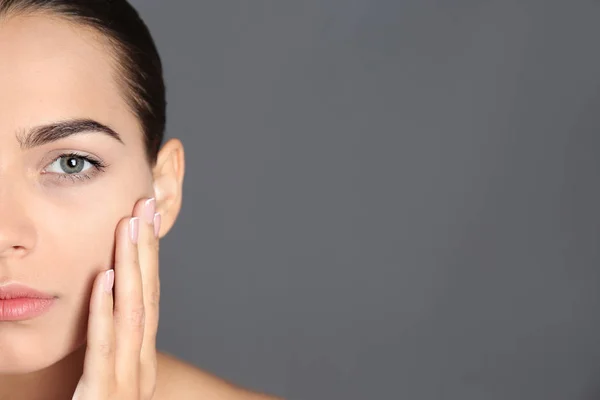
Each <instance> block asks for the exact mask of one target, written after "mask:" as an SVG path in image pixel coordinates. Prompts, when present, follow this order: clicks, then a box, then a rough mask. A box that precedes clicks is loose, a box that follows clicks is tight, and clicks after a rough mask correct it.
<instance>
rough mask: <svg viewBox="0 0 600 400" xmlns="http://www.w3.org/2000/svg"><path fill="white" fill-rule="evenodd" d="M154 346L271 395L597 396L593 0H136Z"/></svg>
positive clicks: (599, 101)
mask: <svg viewBox="0 0 600 400" xmlns="http://www.w3.org/2000/svg"><path fill="white" fill-rule="evenodd" d="M133 3H134V5H135V6H137V7H138V9H139V11H140V12H141V14H142V16H143V17H144V18H145V20H146V21H147V23H148V25H149V26H150V28H151V31H152V32H153V34H154V36H155V39H156V42H157V45H158V48H159V50H160V52H161V54H162V58H163V60H164V64H165V72H166V81H167V85H168V101H169V107H168V112H169V122H168V132H167V136H168V137H178V138H180V139H181V140H182V142H183V143H184V145H185V149H186V159H187V174H186V178H185V183H184V191H185V193H184V202H183V209H182V211H181V214H180V217H179V220H178V222H177V223H176V225H175V227H174V229H173V230H172V231H171V232H170V233H169V234H168V236H167V237H166V238H165V239H164V240H163V241H162V243H161V246H162V247H161V278H162V288H163V300H162V308H161V327H160V333H159V347H160V348H161V349H163V350H165V351H169V352H171V353H173V354H175V355H177V356H179V357H181V358H183V359H185V360H188V361H190V362H192V363H194V364H196V365H198V366H200V367H202V368H204V369H206V370H208V371H211V372H212V373H215V374H217V375H219V376H221V377H224V378H226V379H228V380H231V381H233V382H236V383H238V384H241V385H244V386H247V387H251V388H254V389H257V390H262V391H266V392H269V393H273V394H277V395H280V396H285V397H286V398H288V399H312V400H325V399H327V400H331V399H340V400H342V399H343V400H354V399H356V400H359V399H361V400H362V399H411V400H425V399H427V400H429V399H435V400H437V399H452V400H471V399H472V400H506V399H511V400H519V399H523V400H542V399H543V400H559V399H560V400H564V399H568V400H592V399H599V398H600V319H599V317H600V313H599V311H600V292H599V290H598V289H599V286H600V263H599V261H600V247H599V242H600V224H599V222H600V221H599V218H598V215H599V213H598V210H599V209H600V187H599V179H598V172H599V171H600V157H599V156H600V131H599V128H600V51H599V49H600V45H599V43H600V42H599V38H600V22H599V21H600V2H599V1H593V0H587V1H583V0H582V1H579V0H571V1H557V0H554V1H551V0H545V1H516V0H515V1H472V0H471V1H469V0H454V1H444V0H439V1H433V0H414V1H402V0H387V1H385V0H301V1H300V0H295V1H284V0H270V1H269V0H252V1H248V0H202V1H191V0H168V1H167V0H152V1H151V0H137V1H133Z"/></svg>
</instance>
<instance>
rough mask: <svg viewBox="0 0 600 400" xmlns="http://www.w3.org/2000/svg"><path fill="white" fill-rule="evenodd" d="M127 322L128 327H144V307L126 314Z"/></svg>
mask: <svg viewBox="0 0 600 400" xmlns="http://www.w3.org/2000/svg"><path fill="white" fill-rule="evenodd" d="M127 314H128V316H127V322H128V324H129V325H131V326H133V327H140V326H144V322H145V319H146V312H145V310H144V307H136V308H134V309H132V310H130V311H129V313H127Z"/></svg>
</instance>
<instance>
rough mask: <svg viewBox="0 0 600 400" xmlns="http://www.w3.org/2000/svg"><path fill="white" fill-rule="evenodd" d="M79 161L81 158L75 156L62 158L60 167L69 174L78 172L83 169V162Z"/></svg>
mask: <svg viewBox="0 0 600 400" xmlns="http://www.w3.org/2000/svg"><path fill="white" fill-rule="evenodd" d="M81 161H82V160H81V159H79V158H76V157H69V158H63V159H62V160H61V168H62V169H63V171H65V172H67V173H70V174H76V173H79V172H81V171H82V170H83V163H82V162H81Z"/></svg>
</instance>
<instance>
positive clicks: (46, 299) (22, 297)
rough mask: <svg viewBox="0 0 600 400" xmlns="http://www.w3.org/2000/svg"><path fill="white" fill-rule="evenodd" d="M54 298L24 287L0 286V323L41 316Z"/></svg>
mask: <svg viewBox="0 0 600 400" xmlns="http://www.w3.org/2000/svg"><path fill="white" fill-rule="evenodd" d="M55 299H56V298H55V297H54V296H52V295H50V294H48V293H43V292H40V291H38V290H35V289H32V288H30V287H28V286H25V285H20V284H17V283H12V284H9V285H5V286H0V321H22V320H27V319H31V318H35V317H37V316H39V315H42V314H43V313H45V312H46V311H48V309H49V308H50V306H52V304H53V303H54V300H55Z"/></svg>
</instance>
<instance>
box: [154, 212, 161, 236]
mask: <svg viewBox="0 0 600 400" xmlns="http://www.w3.org/2000/svg"><path fill="white" fill-rule="evenodd" d="M160 221H161V216H160V213H156V214H154V237H158V235H159V233H160Z"/></svg>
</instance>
